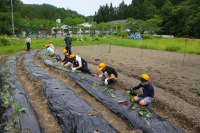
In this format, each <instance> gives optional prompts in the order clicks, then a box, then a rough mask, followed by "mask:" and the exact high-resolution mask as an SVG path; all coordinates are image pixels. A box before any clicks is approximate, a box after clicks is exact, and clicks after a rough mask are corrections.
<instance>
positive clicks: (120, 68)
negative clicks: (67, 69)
mask: <svg viewBox="0 0 200 133" xmlns="http://www.w3.org/2000/svg"><path fill="white" fill-rule="evenodd" d="M56 50H57V51H58V52H59V51H62V48H57V49H56ZM72 51H74V52H75V54H77V55H79V56H80V57H82V58H84V59H85V60H87V62H88V65H89V68H90V69H91V70H92V71H93V72H95V73H100V72H99V71H97V68H98V63H100V62H104V63H106V64H107V65H109V66H112V67H114V68H115V69H116V70H117V72H118V74H119V77H118V82H117V83H116V84H115V85H114V86H113V87H114V88H116V89H119V90H121V91H122V92H123V93H126V90H127V89H130V88H131V87H132V86H134V85H137V84H138V83H139V82H140V81H139V80H138V77H139V75H140V74H142V73H148V74H149V75H150V82H151V83H153V85H154V87H155V100H154V101H153V102H152V107H151V108H152V109H153V110H154V111H155V112H156V113H158V114H160V115H161V116H162V117H164V118H165V119H169V120H170V121H171V122H172V123H174V124H176V125H178V126H179V127H182V128H184V129H185V131H186V132H199V130H200V115H198V114H199V113H198V111H199V109H200V108H199V102H198V101H199V98H200V97H199V96H198V95H197V90H196V89H197V88H198V85H199V83H200V81H199V79H200V77H199V74H198V73H199V71H198V70H199V68H200V67H199V66H200V64H199V62H200V58H199V56H198V55H186V56H187V61H186V62H187V63H185V64H184V66H183V67H182V62H181V61H182V58H181V54H179V53H171V52H163V51H155V50H144V53H143V54H144V56H143V58H141V53H140V52H141V50H140V49H134V48H126V47H119V46H112V51H111V52H110V53H108V52H107V51H108V46H107V45H93V46H91V47H88V46H80V47H73V49H72ZM88 51H90V52H88ZM95 59H99V60H100V61H98V62H96V61H95ZM158 83H159V84H158ZM162 87H163V88H162ZM138 92H141V91H138Z"/></svg>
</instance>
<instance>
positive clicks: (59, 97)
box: [22, 51, 118, 133]
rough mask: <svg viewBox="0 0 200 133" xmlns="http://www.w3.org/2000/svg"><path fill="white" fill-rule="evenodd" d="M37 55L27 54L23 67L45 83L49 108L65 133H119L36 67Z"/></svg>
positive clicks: (87, 105)
mask: <svg viewBox="0 0 200 133" xmlns="http://www.w3.org/2000/svg"><path fill="white" fill-rule="evenodd" d="M35 54H36V52H34V51H32V52H29V53H27V54H25V56H24V61H23V64H22V66H23V67H24V68H27V70H28V71H29V75H30V77H31V78H34V79H35V78H37V79H39V80H41V81H42V82H43V83H44V85H43V86H42V88H41V89H42V91H43V92H44V94H45V95H46V98H47V100H48V104H49V108H50V110H51V111H52V113H53V115H54V117H55V118H56V119H57V120H58V123H59V124H60V125H61V128H62V131H63V132H65V133H70V132H71V133H83V132H84V133H94V131H99V132H101V133H116V132H118V131H117V130H116V129H115V128H114V127H113V126H112V125H110V124H109V123H108V122H107V121H106V120H105V119H104V118H103V117H102V116H101V114H99V113H98V112H97V111H96V110H94V109H93V107H92V106H91V105H90V104H88V103H87V102H86V101H85V100H83V99H82V98H80V97H79V96H77V94H76V93H74V92H73V91H72V90H71V89H69V88H68V87H66V86H64V85H63V84H62V83H60V82H59V81H58V80H56V79H54V78H52V77H51V76H50V75H49V74H48V73H47V72H44V71H43V70H42V69H41V68H40V67H38V66H36V65H35V64H34V60H33V59H34V55H35Z"/></svg>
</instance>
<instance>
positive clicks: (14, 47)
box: [0, 36, 200, 54]
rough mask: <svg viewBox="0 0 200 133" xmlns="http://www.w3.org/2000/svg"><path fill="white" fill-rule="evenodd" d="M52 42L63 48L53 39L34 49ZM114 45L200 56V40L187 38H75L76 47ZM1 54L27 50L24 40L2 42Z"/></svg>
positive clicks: (37, 41)
mask: <svg viewBox="0 0 200 133" xmlns="http://www.w3.org/2000/svg"><path fill="white" fill-rule="evenodd" d="M48 41H52V43H53V44H54V46H63V47H64V44H63V38H51V39H48V38H47V39H32V45H31V48H32V49H43V48H44V45H45V44H47V43H48ZM110 43H111V44H112V45H119V46H125V47H134V48H144V49H154V50H164V51H172V52H181V53H183V52H184V51H185V52H186V53H190V54H200V39H186V38H172V39H166V38H151V39H144V40H133V39H121V38H117V37H113V36H107V37H103V38H99V37H88V38H84V37H73V43H72V45H74V46H80V45H81V46H82V45H96V44H105V45H108V44H110ZM0 47H1V49H0V54H11V53H14V52H17V51H20V50H26V45H25V41H24V39H14V40H11V45H9V46H2V45H1V42H0Z"/></svg>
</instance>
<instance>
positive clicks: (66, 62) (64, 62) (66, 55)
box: [61, 49, 72, 66]
mask: <svg viewBox="0 0 200 133" xmlns="http://www.w3.org/2000/svg"><path fill="white" fill-rule="evenodd" d="M62 54H64V59H63V60H62V62H61V66H71V64H72V63H71V60H70V55H69V53H68V52H67V50H66V49H64V50H63V51H62Z"/></svg>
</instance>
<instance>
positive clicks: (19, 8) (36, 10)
mask: <svg viewBox="0 0 200 133" xmlns="http://www.w3.org/2000/svg"><path fill="white" fill-rule="evenodd" d="M0 3H1V4H0V20H1V21H0V35H1V34H7V35H11V34H12V18H11V3H10V0H7V1H6V0H0ZM13 12H14V22H15V34H20V32H21V31H22V30H23V31H38V30H45V29H51V28H52V27H54V26H57V24H56V19H61V21H64V20H65V19H66V18H79V19H81V20H82V21H90V20H91V19H90V20H89V17H85V16H83V15H80V14H78V13H77V12H76V11H72V10H70V9H64V8H57V7H55V6H53V5H49V4H42V5H37V4H23V3H22V2H21V1H20V0H13Z"/></svg>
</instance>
